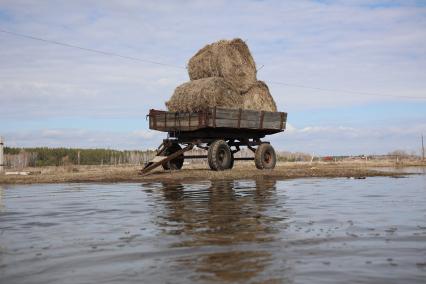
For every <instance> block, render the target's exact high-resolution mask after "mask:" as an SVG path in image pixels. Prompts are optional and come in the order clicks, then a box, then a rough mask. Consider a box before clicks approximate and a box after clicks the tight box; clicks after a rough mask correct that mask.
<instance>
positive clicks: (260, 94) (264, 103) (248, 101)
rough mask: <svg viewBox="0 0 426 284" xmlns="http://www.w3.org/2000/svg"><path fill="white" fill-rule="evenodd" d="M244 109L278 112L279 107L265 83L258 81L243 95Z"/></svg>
mask: <svg viewBox="0 0 426 284" xmlns="http://www.w3.org/2000/svg"><path fill="white" fill-rule="evenodd" d="M243 108H244V109H252V110H263V111H274V112H275V111H277V105H276V104H275V101H274V98H272V96H271V93H270V92H269V88H268V86H267V85H266V84H265V82H263V81H257V82H256V83H255V84H254V85H253V86H252V87H251V88H250V89H249V90H248V92H247V93H244V94H243Z"/></svg>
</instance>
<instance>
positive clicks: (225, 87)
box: [166, 77, 242, 112]
mask: <svg viewBox="0 0 426 284" xmlns="http://www.w3.org/2000/svg"><path fill="white" fill-rule="evenodd" d="M166 106H167V108H168V110H169V111H174V112H197V111H202V110H206V109H207V108H211V107H223V108H241V107H242V96H241V95H240V94H239V93H238V92H237V91H236V90H235V88H234V87H233V85H231V84H230V83H228V82H227V81H225V79H223V78H220V77H211V78H204V79H199V80H194V81H190V82H187V83H184V84H182V85H180V86H178V87H177V88H176V89H175V92H174V93H173V96H172V97H171V98H170V100H169V101H168V102H166Z"/></svg>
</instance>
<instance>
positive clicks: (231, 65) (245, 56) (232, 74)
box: [188, 38, 256, 94]
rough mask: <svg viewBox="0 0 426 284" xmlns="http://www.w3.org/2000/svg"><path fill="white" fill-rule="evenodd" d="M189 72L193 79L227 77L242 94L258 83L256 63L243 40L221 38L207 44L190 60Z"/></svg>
mask: <svg viewBox="0 0 426 284" xmlns="http://www.w3.org/2000/svg"><path fill="white" fill-rule="evenodd" d="M188 74H189V78H190V79H191V80H198V79H202V78H207V77H222V78H225V80H226V81H228V82H230V83H231V84H233V85H234V86H235V88H236V89H237V91H238V92H239V93H240V94H241V93H245V92H247V91H248V90H249V89H250V87H251V86H252V85H253V84H255V83H256V63H255V62H254V59H253V57H252V56H251V53H250V50H249V48H248V46H247V44H246V43H245V42H244V41H243V40H241V39H239V38H237V39H233V40H220V41H218V42H215V43H212V44H209V45H206V46H205V47H203V48H202V49H200V50H199V51H198V52H197V53H196V54H195V55H194V56H193V57H192V58H191V59H190V60H189V62H188Z"/></svg>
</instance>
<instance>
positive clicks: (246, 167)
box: [0, 162, 420, 184]
mask: <svg viewBox="0 0 426 284" xmlns="http://www.w3.org/2000/svg"><path fill="white" fill-rule="evenodd" d="M415 165H420V164H413V163H411V164H404V165H403V166H415ZM394 166H395V163H391V162H389V163H386V162H380V163H377V162H349V163H348V162H340V163H303V162H302V163H300V162H298V163H295V162H293V163H278V164H277V167H276V168H275V169H274V170H258V169H256V168H255V166H254V165H253V163H252V162H239V163H237V164H236V166H235V167H234V168H233V169H232V170H227V171H222V172H215V171H211V170H210V169H208V166H206V165H205V164H198V165H193V166H192V165H184V167H183V169H182V170H179V171H164V170H163V169H161V168H160V169H156V170H154V171H153V172H152V173H150V174H149V175H146V176H141V175H139V170H140V169H141V167H140V166H67V167H43V168H28V169H24V170H23V171H28V172H30V175H27V176H22V175H0V184H31V183H67V182H143V181H173V180H179V181H183V180H222V179H256V178H265V177H266V178H268V177H270V178H274V179H290V178H306V177H327V178H335V177H347V178H364V177H370V176H391V177H400V176H403V175H406V173H403V172H402V169H401V171H399V170H398V168H396V169H394V170H392V171H384V170H383V171H382V170H375V169H372V167H394Z"/></svg>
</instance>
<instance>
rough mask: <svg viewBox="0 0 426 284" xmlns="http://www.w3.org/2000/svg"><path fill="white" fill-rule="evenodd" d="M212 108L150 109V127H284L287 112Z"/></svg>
mask: <svg viewBox="0 0 426 284" xmlns="http://www.w3.org/2000/svg"><path fill="white" fill-rule="evenodd" d="M261 118H262V112H260V111H254V110H239V109H223V108H212V109H210V110H209V111H206V112H199V113H198V112H196V113H175V112H165V111H156V110H151V111H150V118H149V126H150V129H156V130H160V131H192V130H197V129H201V128H204V127H227V128H236V129H238V128H247V129H259V127H260V129H278V130H279V129H285V127H286V120H287V113H284V112H263V121H262V119H261Z"/></svg>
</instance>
